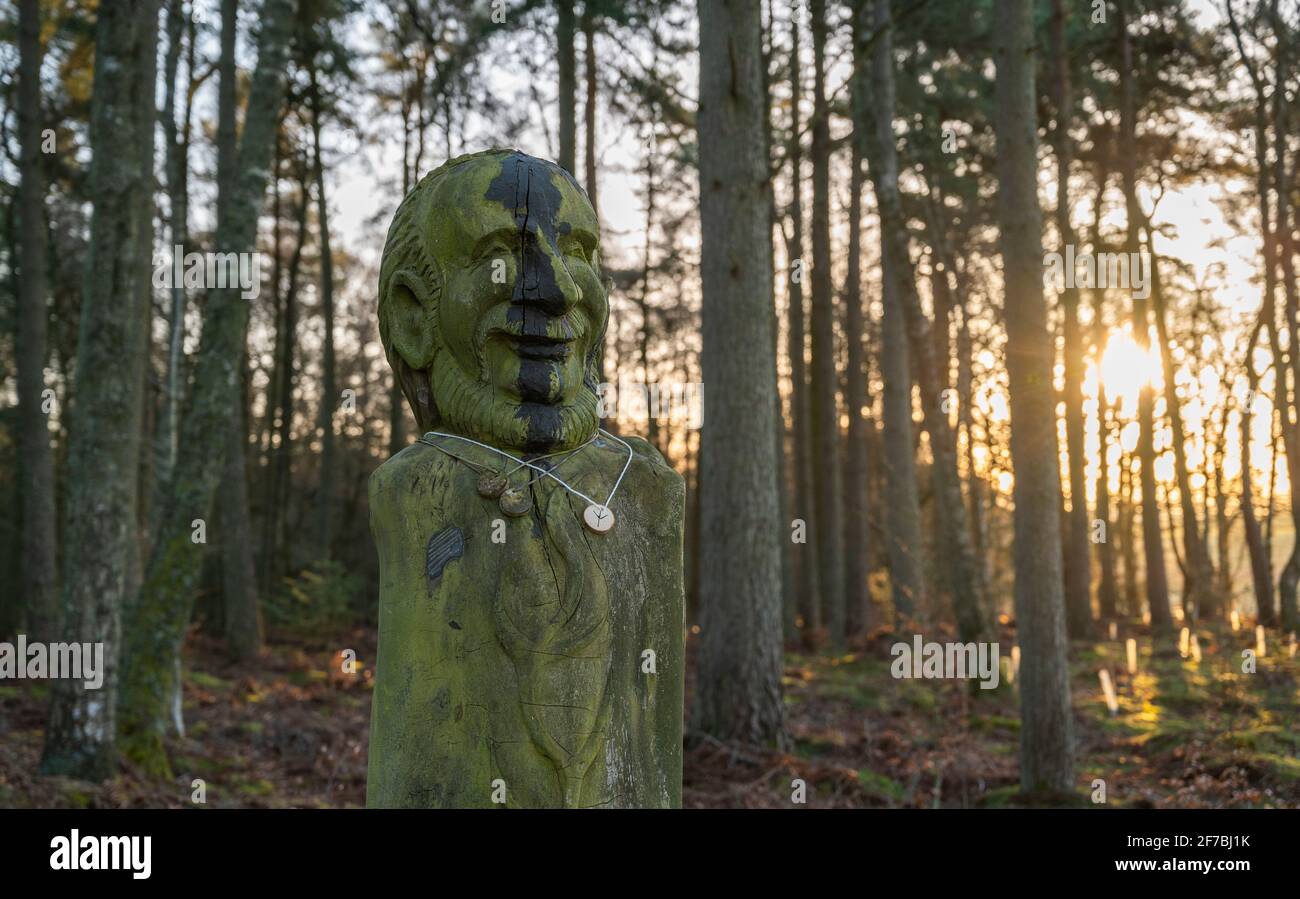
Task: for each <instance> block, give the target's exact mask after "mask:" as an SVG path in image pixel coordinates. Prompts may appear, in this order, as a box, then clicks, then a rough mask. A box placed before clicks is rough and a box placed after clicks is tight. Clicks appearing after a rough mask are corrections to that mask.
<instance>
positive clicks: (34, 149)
mask: <svg viewBox="0 0 1300 899" xmlns="http://www.w3.org/2000/svg"><path fill="white" fill-rule="evenodd" d="M40 31H41V5H40V3H39V2H38V0H20V3H19V4H18V52H19V54H20V60H19V72H18V122H19V124H18V131H19V139H20V141H21V153H22V155H21V157H20V160H19V167H20V172H21V176H22V185H21V187H20V188H19V195H18V209H19V215H20V216H21V219H22V221H21V229H20V230H19V233H18V241H19V260H18V266H19V272H20V274H21V277H20V278H19V279H18V334H17V337H18V339H17V343H16V346H15V354H16V355H17V357H18V358H17V363H18V442H19V450H20V453H19V460H20V461H19V468H20V471H21V480H20V486H19V490H20V495H21V500H20V502H21V505H22V532H23V535H22V559H21V563H20V564H21V570H22V584H21V586H20V588H19V591H18V592H19V596H20V597H21V598H20V599H19V602H20V603H22V605H24V606H25V611H26V616H27V633H28V634H30V635H31V638H32V639H33V640H39V641H41V642H43V643H49V642H53V641H54V640H57V639H58V636H59V630H60V625H61V618H62V614H61V611H60V609H59V595H58V567H57V566H58V549H57V547H58V538H57V532H56V527H55V518H54V516H55V514H56V513H55V506H54V461H53V456H52V454H51V452H50V423H49V416H48V415H47V414H46V412H45V411H44V409H43V408H42V407H43V405H44V397H43V396H42V394H43V393H44V392H45V355H46V333H47V330H48V322H49V309H48V306H47V303H46V292H47V280H48V279H47V277H46V267H47V266H48V265H49V258H48V252H49V251H48V247H47V241H46V234H45V228H46V223H45V168H44V163H43V162H42V159H41V130H42V126H43V125H44V121H45V118H44V113H43V111H42V110H41V57H42V55H43V54H42V48H41V35H40Z"/></svg>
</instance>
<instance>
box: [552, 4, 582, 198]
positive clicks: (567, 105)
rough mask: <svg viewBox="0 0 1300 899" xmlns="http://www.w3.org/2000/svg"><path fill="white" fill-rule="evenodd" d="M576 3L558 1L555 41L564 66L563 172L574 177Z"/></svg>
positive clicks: (576, 143) (575, 155)
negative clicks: (558, 17)
mask: <svg viewBox="0 0 1300 899" xmlns="http://www.w3.org/2000/svg"><path fill="white" fill-rule="evenodd" d="M573 5H574V0H556V3H555V6H556V9H557V10H558V11H559V15H560V21H559V27H558V28H557V29H556V33H555V37H556V41H557V42H558V44H559V52H558V54H557V55H558V61H559V66H560V86H559V92H560V97H559V104H560V158H559V160H558V162H559V163H560V168H562V169H564V170H565V171H566V172H569V173H570V174H572V173H573V172H575V171H576V170H577V147H578V128H577V124H578V123H577V113H578V108H577V96H578V78H577V61H576V55H575V53H574V39H573V38H574V31H575V22H574V15H573Z"/></svg>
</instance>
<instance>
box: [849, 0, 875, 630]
mask: <svg viewBox="0 0 1300 899" xmlns="http://www.w3.org/2000/svg"><path fill="white" fill-rule="evenodd" d="M866 15H867V11H866V9H865V8H864V5H863V4H861V3H857V4H855V5H854V7H853V27H854V34H857V33H860V32H861V30H862V26H863V20H864V19H865V18H866ZM867 66H868V61H867V60H865V59H860V58H858V57H857V56H856V55H855V57H854V60H853V81H852V84H851V91H850V93H851V102H852V106H853V122H854V131H855V132H858V129H859V127H861V126H863V125H866V123H867V122H868V121H870V119H869V117H868V114H867V111H866V109H865V106H866V101H867V98H866V96H864V89H865V88H866V84H865V81H866V78H867V71H866V70H867ZM864 152H865V148H864V141H863V136H862V134H861V133H855V134H854V136H853V150H852V171H851V173H850V175H849V248H848V252H849V258H848V271H847V273H846V275H845V283H844V339H845V341H846V342H847V343H848V371H847V372H846V373H845V379H844V405H845V408H846V409H847V410H848V415H849V429H848V439H847V441H846V442H845V446H844V496H845V500H844V543H845V553H844V604H845V610H844V627H845V631H846V633H847V634H848V635H850V636H853V635H856V634H859V633H861V632H862V631H864V630H865V629H866V626H867V620H868V614H869V610H870V607H871V595H870V592H869V590H868V588H867V573H868V571H870V568H871V547H870V545H869V542H868V541H869V538H870V529H869V528H868V527H867V520H868V507H867V422H866V420H865V419H864V418H863V409H864V408H865V407H866V405H867V353H866V335H865V331H866V323H865V316H864V314H863V307H862V300H863V298H862V262H861V256H862V186H863V177H862V161H863V155H864Z"/></svg>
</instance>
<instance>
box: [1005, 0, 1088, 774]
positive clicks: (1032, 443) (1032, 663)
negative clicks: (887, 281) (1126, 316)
mask: <svg viewBox="0 0 1300 899" xmlns="http://www.w3.org/2000/svg"><path fill="white" fill-rule="evenodd" d="M994 33H995V34H996V35H998V46H997V84H996V98H997V101H996V102H997V110H996V135H997V156H998V165H997V173H998V185H999V191H998V219H999V222H1000V229H999V232H1000V234H999V239H1000V243H1001V249H1002V264H1003V271H1004V277H1005V281H1006V304H1005V310H1004V311H1005V321H1006V328H1007V350H1006V352H1007V376H1008V383H1009V387H1010V400H1011V403H1010V405H1011V459H1012V465H1013V466H1014V469H1015V475H1016V480H1015V493H1014V501H1015V543H1014V557H1015V558H1014V564H1015V608H1016V630H1017V635H1018V638H1019V641H1020V658H1021V661H1020V677H1019V679H1018V680H1019V684H1020V718H1021V725H1020V784H1021V788H1022V790H1024V791H1025V792H1026V793H1039V792H1067V791H1069V790H1071V789H1072V787H1073V785H1074V777H1073V721H1072V718H1071V712H1070V683H1069V667H1068V664H1067V661H1066V651H1067V648H1068V644H1067V641H1066V635H1065V597H1064V588H1063V581H1062V578H1061V555H1060V553H1061V538H1060V534H1061V522H1060V505H1059V502H1058V500H1059V497H1060V495H1061V479H1060V461H1059V459H1060V457H1059V454H1058V451H1057V450H1058V447H1057V441H1056V416H1055V414H1054V408H1053V407H1054V406H1055V398H1054V396H1053V390H1052V363H1053V357H1054V355H1055V353H1054V352H1053V347H1052V341H1051V337H1050V334H1049V332H1048V329H1047V306H1046V303H1045V302H1044V298H1043V282H1042V260H1043V246H1042V214H1041V212H1040V210H1039V207H1038V194H1037V186H1036V185H1037V174H1038V172H1037V153H1036V147H1037V143H1038V139H1037V133H1036V117H1035V105H1036V104H1035V98H1036V94H1035V90H1034V67H1035V65H1036V64H1037V57H1038V53H1037V52H1036V47H1035V41H1034V31H1033V2H1032V0H998V2H997V22H996V25H995V30H994Z"/></svg>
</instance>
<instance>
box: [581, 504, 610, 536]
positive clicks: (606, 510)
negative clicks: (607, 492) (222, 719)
mask: <svg viewBox="0 0 1300 899" xmlns="http://www.w3.org/2000/svg"><path fill="white" fill-rule="evenodd" d="M582 523H583V524H585V525H586V526H587V530H589V531H592V532H593V533H596V534H603V533H605V532H606V531H608V530H609V529H610V528H612V527H613V526H614V511H613V510H612V509H611V508H610V507H609V506H602V505H601V504H600V503H592V504H591V505H590V506H588V507H587V508H586V509H585V510H584V511H583V513H582Z"/></svg>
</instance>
